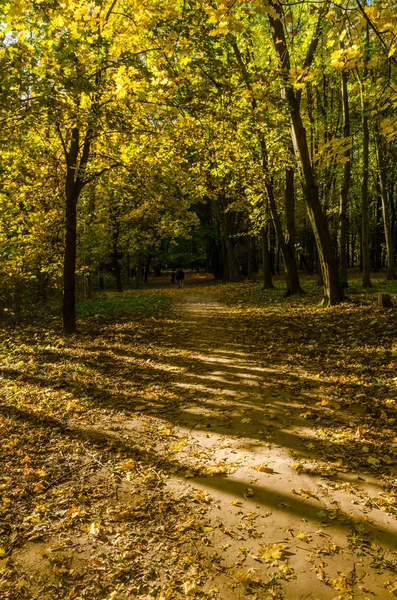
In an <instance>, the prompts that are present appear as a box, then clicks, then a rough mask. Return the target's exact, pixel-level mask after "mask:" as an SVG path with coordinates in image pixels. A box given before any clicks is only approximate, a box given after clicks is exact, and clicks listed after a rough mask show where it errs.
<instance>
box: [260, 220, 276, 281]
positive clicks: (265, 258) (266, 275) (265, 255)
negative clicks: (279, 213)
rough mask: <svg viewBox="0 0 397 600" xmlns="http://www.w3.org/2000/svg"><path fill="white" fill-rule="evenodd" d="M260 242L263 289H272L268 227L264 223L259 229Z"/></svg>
mask: <svg viewBox="0 0 397 600" xmlns="http://www.w3.org/2000/svg"><path fill="white" fill-rule="evenodd" d="M261 242H262V268H263V289H264V290H272V289H273V288H274V285H273V277H272V270H271V268H270V254H269V228H268V226H267V225H264V226H263V227H262V230H261Z"/></svg>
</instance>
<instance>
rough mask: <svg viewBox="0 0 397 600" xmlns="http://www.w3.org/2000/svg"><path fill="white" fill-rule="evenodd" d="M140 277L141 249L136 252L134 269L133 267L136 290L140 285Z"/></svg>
mask: <svg viewBox="0 0 397 600" xmlns="http://www.w3.org/2000/svg"><path fill="white" fill-rule="evenodd" d="M141 278H142V255H141V251H140V250H138V251H137V253H136V269H135V289H136V290H138V289H139V288H140V286H141Z"/></svg>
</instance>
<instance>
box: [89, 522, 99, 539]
mask: <svg viewBox="0 0 397 600" xmlns="http://www.w3.org/2000/svg"><path fill="white" fill-rule="evenodd" d="M100 530H101V524H100V523H91V527H90V529H89V532H88V533H89V534H91V535H95V536H97V535H99V533H100Z"/></svg>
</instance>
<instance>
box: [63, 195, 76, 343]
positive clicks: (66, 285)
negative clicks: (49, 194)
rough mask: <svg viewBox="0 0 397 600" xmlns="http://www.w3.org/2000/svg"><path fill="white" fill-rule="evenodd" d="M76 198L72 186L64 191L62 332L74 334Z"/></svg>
mask: <svg viewBox="0 0 397 600" xmlns="http://www.w3.org/2000/svg"><path fill="white" fill-rule="evenodd" d="M76 231H77V198H76V196H75V194H74V186H73V187H72V186H70V188H69V190H67V191H66V235H65V254H64V262H63V304H62V315H63V331H64V332H65V333H67V334H71V333H76V239H77V233H76Z"/></svg>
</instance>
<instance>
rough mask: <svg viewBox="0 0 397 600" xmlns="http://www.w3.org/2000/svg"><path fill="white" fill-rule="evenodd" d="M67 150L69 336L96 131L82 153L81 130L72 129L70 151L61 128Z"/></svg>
mask: <svg viewBox="0 0 397 600" xmlns="http://www.w3.org/2000/svg"><path fill="white" fill-rule="evenodd" d="M58 133H59V136H60V138H61V141H62V145H63V148H64V154H65V160H66V179H65V199H66V210H65V228H66V233H65V254H64V263H63V302H62V317H63V331H64V333H66V334H72V333H75V332H76V242H77V201H78V199H79V196H80V193H81V190H82V189H83V187H84V185H85V182H84V179H83V177H84V173H85V169H86V166H87V163H88V159H89V156H90V149H91V138H92V131H91V129H87V131H86V134H85V137H84V142H83V148H82V150H81V157H80V160H79V153H80V131H79V129H78V127H73V128H72V130H71V139H70V145H69V149H67V147H66V143H65V140H64V138H63V136H62V134H61V132H60V129H58Z"/></svg>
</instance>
